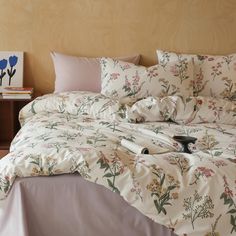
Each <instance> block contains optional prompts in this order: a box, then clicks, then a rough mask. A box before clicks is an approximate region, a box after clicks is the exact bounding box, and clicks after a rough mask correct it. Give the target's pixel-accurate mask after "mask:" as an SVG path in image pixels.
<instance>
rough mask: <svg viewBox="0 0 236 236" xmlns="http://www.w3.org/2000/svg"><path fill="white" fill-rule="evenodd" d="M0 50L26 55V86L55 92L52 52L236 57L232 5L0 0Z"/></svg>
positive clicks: (231, 1)
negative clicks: (160, 51) (159, 52)
mask: <svg viewBox="0 0 236 236" xmlns="http://www.w3.org/2000/svg"><path fill="white" fill-rule="evenodd" d="M0 24H1V25H0V50H20V51H25V52H26V56H25V68H24V70H25V85H28V86H29V85H30V86H34V87H35V88H36V90H37V91H38V92H43V93H46V92H51V91H53V85H54V71H53V65H52V61H51V58H50V55H49V52H50V51H52V50H55V51H60V52H64V53H68V54H73V55H82V56H100V55H106V56H112V55H113V56H118V55H127V54H133V53H136V52H138V53H141V54H142V56H143V58H142V63H143V64H145V65H150V64H153V63H155V61H156V56H155V49H156V48H161V49H167V50H173V51H181V52H192V53H197V52H198V53H212V54H224V53H231V52H236V1H235V0H145V1H144V0H128V1H127V0H0Z"/></svg>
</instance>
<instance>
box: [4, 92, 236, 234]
mask: <svg viewBox="0 0 236 236" xmlns="http://www.w3.org/2000/svg"><path fill="white" fill-rule="evenodd" d="M200 100H201V99H200ZM154 101H155V102H154ZM180 101H181V99H178V98H168V99H164V100H161V101H160V100H158V99H154V98H152V99H150V98H149V99H147V100H141V101H139V102H137V103H136V104H134V106H132V107H128V106H126V105H121V104H119V103H118V102H116V101H115V100H111V99H109V98H106V97H104V96H103V95H101V94H95V93H88V92H70V93H61V94H52V95H46V96H43V97H39V98H37V99H36V100H34V101H32V102H31V103H30V104H28V105H27V106H26V107H25V108H23V110H22V111H21V113H20V120H21V123H22V125H23V127H22V129H21V130H20V131H19V133H18V134H17V136H16V137H15V139H14V140H13V142H12V145H11V149H10V153H9V154H8V155H7V156H6V157H4V158H3V159H2V160H0V197H1V199H4V198H5V197H6V196H7V194H8V192H9V191H10V188H11V186H12V184H13V183H14V180H15V178H16V177H27V176H40V175H56V174H62V173H74V172H79V173H80V174H81V176H82V177H83V178H85V179H87V180H89V181H91V182H95V183H97V184H100V185H103V186H105V187H106V188H108V189H110V190H111V191H113V192H115V193H116V194H120V195H121V196H122V197H123V198H124V200H125V201H127V202H128V203H129V204H130V205H132V206H134V207H135V208H137V209H138V210H139V211H140V212H142V213H143V214H144V215H146V216H148V217H149V218H151V219H153V220H154V221H155V222H157V223H160V224H162V225H165V226H167V227H169V228H171V229H173V230H174V231H175V233H176V234H178V235H190V236H199V235H204V236H208V235H221V236H229V235H236V123H235V110H234V108H235V107H234V105H235V104H231V105H229V104H228V105H227V106H226V112H225V113H223V114H224V115H225V116H227V115H228V116H230V117H231V118H230V119H226V120H224V119H223V122H221V119H218V118H219V116H218V118H217V119H214V123H201V124H196V123H198V122H200V121H201V122H203V121H206V120H205V119H201V120H199V121H198V120H196V119H199V116H198V115H197V114H195V116H194V117H196V119H195V118H193V117H192V118H191V119H190V120H189V115H186V114H184V113H183V111H182V110H181V109H183V107H188V105H187V104H191V102H187V103H184V104H185V106H180V104H181V103H180ZM192 101H194V100H192ZM210 101H211V102H210ZM145 102H146V106H144V104H142V103H145ZM164 102H165V104H166V105H163V103H164ZM198 102H199V99H197V100H196V103H198ZM202 102H204V103H206V104H207V106H205V107H204V109H203V110H202V111H203V113H207V112H206V107H209V102H210V104H211V103H212V100H209V101H208V100H207V101H205V100H204V99H202V100H201V103H202ZM218 102H219V101H218ZM139 103H141V105H140V104H139ZM150 103H151V104H152V105H150ZM158 103H160V105H159V106H158V108H156V109H155V112H156V113H157V114H156V116H155V117H157V119H158V120H159V121H162V122H158V121H153V120H155V119H153V112H154V111H153V110H152V109H153V108H155V106H154V105H156V104H158ZM153 104H154V105H153ZM178 104H179V105H178ZM215 106H216V107H217V102H216V104H215ZM147 107H148V111H150V112H151V113H150V116H148V114H149V113H148V111H147V112H146V110H143V109H144V108H145V109H147ZM173 107H175V109H172V110H171V108H173ZM221 107H222V106H221ZM158 109H159V110H158ZM166 109H170V110H171V112H170V111H166ZM223 109H224V108H223ZM163 110H165V115H163ZM178 110H180V111H181V114H183V117H182V118H181V119H180V116H181V115H180V114H178ZM209 110H212V107H210V108H209ZM229 110H230V111H229ZM173 111H174V112H173ZM197 111H201V109H197ZM221 111H222V109H221ZM155 112H154V113H155ZM194 112H196V109H194ZM222 112H223V111H222ZM143 113H145V117H144V115H143ZM219 114H220V113H219ZM219 114H218V115H219ZM206 116H207V114H206ZM197 117H198V118H197ZM149 118H150V119H149ZM170 118H171V119H172V120H173V121H174V122H178V123H181V125H179V124H176V123H174V122H164V121H165V120H167V119H168V120H169V119H170ZM194 120H195V121H196V122H195V123H194V122H192V121H194ZM228 120H230V122H229V123H230V124H226V123H227V122H226V121H228ZM128 121H129V122H128ZM130 121H136V122H137V121H149V122H143V123H131V122H130ZM180 121H181V122H180ZM190 121H191V122H190ZM184 123H190V124H185V125H184ZM222 123H224V124H222ZM140 129H145V130H148V131H150V132H152V133H153V135H150V136H149V135H145V134H143V133H140ZM155 134H163V135H166V137H169V140H170V142H168V143H166V142H163V141H162V140H159V139H158V138H156V137H155ZM173 135H190V136H194V137H197V139H198V140H197V142H196V144H195V145H194V146H193V147H192V150H193V154H187V153H182V152H181V150H182V147H181V145H180V144H179V143H176V142H175V141H173V140H172V138H171V137H172V136H173ZM123 138H126V139H128V140H131V141H134V142H135V143H138V144H142V145H145V146H148V147H150V148H156V150H157V151H156V153H153V154H152V155H144V154H138V155H135V154H133V153H132V152H130V151H128V150H127V149H125V148H123V147H122V146H121V145H120V141H121V139H123ZM158 148H166V150H167V152H165V153H162V154H158Z"/></svg>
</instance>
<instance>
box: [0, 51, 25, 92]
mask: <svg viewBox="0 0 236 236" xmlns="http://www.w3.org/2000/svg"><path fill="white" fill-rule="evenodd" d="M23 67H24V52H20V51H0V93H2V91H4V88H5V87H23Z"/></svg>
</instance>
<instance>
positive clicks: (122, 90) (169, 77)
mask: <svg viewBox="0 0 236 236" xmlns="http://www.w3.org/2000/svg"><path fill="white" fill-rule="evenodd" d="M100 63H101V81H102V90H101V93H102V94H103V95H105V96H107V97H111V98H114V99H118V100H120V102H122V103H132V102H135V101H137V100H139V99H142V98H145V97H148V96H156V97H164V96H171V95H180V96H183V97H189V96H192V95H193V90H192V84H191V81H192V79H193V78H192V76H193V64H192V60H188V59H186V60H182V61H177V62H172V63H169V64H168V66H162V65H159V64H158V65H154V66H151V67H148V68H147V67H144V66H137V65H134V64H132V63H127V62H123V61H117V60H114V59H112V58H101V61H100Z"/></svg>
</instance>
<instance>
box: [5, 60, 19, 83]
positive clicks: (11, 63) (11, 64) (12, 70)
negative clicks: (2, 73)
mask: <svg viewBox="0 0 236 236" xmlns="http://www.w3.org/2000/svg"><path fill="white" fill-rule="evenodd" d="M17 61H18V57H17V56H10V57H9V64H10V67H11V68H10V69H7V74H8V75H9V84H8V85H9V86H10V85H11V79H12V77H13V76H14V74H15V73H16V69H14V66H15V65H16V64H17Z"/></svg>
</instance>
